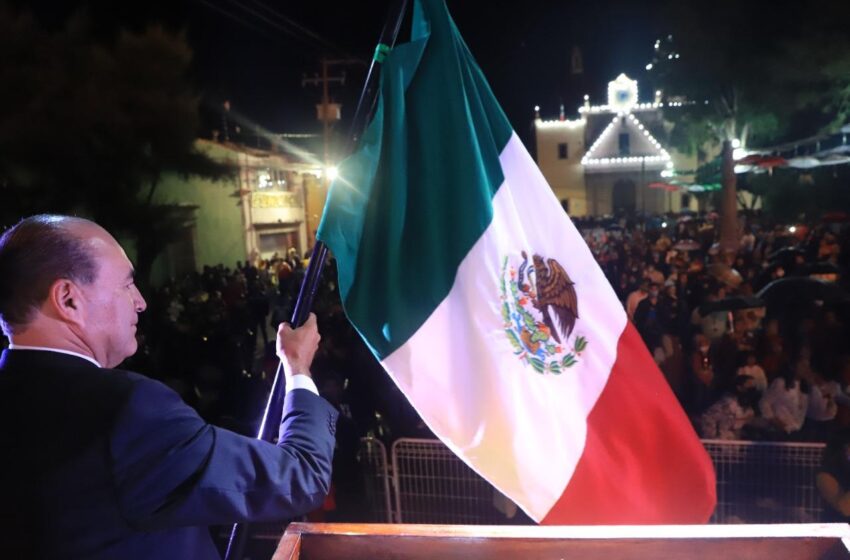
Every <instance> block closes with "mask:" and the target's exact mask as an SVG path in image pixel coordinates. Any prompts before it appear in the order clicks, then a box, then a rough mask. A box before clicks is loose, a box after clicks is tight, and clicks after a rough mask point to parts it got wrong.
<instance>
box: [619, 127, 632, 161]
mask: <svg viewBox="0 0 850 560" xmlns="http://www.w3.org/2000/svg"><path fill="white" fill-rule="evenodd" d="M629 153H630V152H629V133H628V132H623V133H621V134H620V155H621V156H627V155H629Z"/></svg>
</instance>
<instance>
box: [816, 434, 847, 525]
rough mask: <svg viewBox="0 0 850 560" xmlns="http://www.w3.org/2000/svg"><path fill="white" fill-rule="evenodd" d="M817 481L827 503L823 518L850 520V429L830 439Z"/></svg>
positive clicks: (840, 521) (841, 520)
mask: <svg viewBox="0 0 850 560" xmlns="http://www.w3.org/2000/svg"><path fill="white" fill-rule="evenodd" d="M815 483H816V484H817V488H818V491H819V492H820V495H821V499H822V500H823V501H824V505H825V507H824V508H823V509H824V519H822V520H823V521H828V522H833V523H848V522H850V431H848V430H842V431H840V432H839V433H837V434H836V435H834V436H833V437H832V439H830V441H829V442H828V444H827V446H826V449H825V450H824V453H823V458H822V460H821V466H820V469H819V470H818V472H817V474H816V475H815Z"/></svg>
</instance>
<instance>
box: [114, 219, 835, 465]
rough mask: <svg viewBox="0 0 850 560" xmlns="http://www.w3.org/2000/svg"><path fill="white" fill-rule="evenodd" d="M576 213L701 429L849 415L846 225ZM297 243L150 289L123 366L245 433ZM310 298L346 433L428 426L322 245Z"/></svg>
mask: <svg viewBox="0 0 850 560" xmlns="http://www.w3.org/2000/svg"><path fill="white" fill-rule="evenodd" d="M574 222H575V224H576V226H577V227H578V228H579V230H580V231H581V232H582V234H583V235H584V238H585V240H586V242H587V243H588V246H589V247H590V248H591V250H592V252H593V254H594V255H595V257H596V259H597V260H598V262H599V264H600V266H601V267H602V269H603V271H604V272H605V274H606V276H607V278H608V280H609V281H610V283H611V285H612V287H613V288H614V291H615V292H616V294H617V296H618V297H619V298H620V300H621V301H622V303H623V306H624V308H625V309H626V312H627V314H628V316H629V318H630V319H631V320H632V322H633V323H634V324H635V326H636V328H637V330H638V332H639V333H640V335H641V336H642V338H643V340H644V342H645V343H646V345H647V348H648V349H649V351H650V352H651V353H652V355H653V357H654V358H655V360H656V362H657V363H658V365H659V367H660V369H661V371H662V372H663V373H664V375H665V377H666V378H667V380H668V382H669V384H670V387H671V388H672V390H673V391H674V393H675V394H676V396H677V397H678V398H679V400H680V402H681V403H682V405H683V407H684V408H685V410H686V412H687V413H688V415H689V416H690V418H691V419H692V421H693V423H694V425H695V427H696V428H697V431H698V432H699V434H700V435H701V436H702V437H704V438H707V439H715V438H716V439H789V440H810V441H826V440H828V439H829V437H830V435H831V434H832V433H834V432H835V431H836V430H837V429H839V428H843V427H848V426H850V348H848V347H847V346H846V345H845V344H844V341H846V340H850V338H848V334H850V332H848V324H850V323H848V321H850V304H848V301H847V296H846V294H847V293H848V291H847V285H848V283H850V275H848V274H847V269H848V264H850V223H847V222H846V221H840V220H836V221H831V222H829V223H819V224H772V223H770V222H768V221H767V220H765V219H764V218H763V217H762V216H759V215H758V214H748V215H741V217H740V222H741V227H742V230H743V235H742V236H741V237H740V245H739V247H738V248H737V252H736V253H735V254H734V255H729V254H728V253H723V252H721V251H720V249H719V247H718V244H717V242H716V240H717V238H718V235H717V217H716V215H713V214H703V215H696V214H694V213H683V214H680V215H669V216H658V217H652V218H646V219H636V218H621V219H614V218H578V219H574ZM306 257H307V255H299V254H297V252H296V251H295V249H290V250H289V251H287V252H286V254H283V255H277V254H275V255H273V256H272V257H271V258H268V259H259V258H258V259H256V260H254V261H253V262H237V263H235V266H234V267H233V268H230V267H227V266H224V265H217V266H205V267H204V268H203V270H202V271H200V272H196V273H193V274H190V275H187V276H185V277H183V278H179V279H172V280H170V281H169V282H167V283H166V284H164V285H162V286H160V287H159V288H157V289H155V290H154V291H153V292H152V293H151V294H147V295H148V302H149V308H148V310H147V312H146V313H144V314H142V315H141V324H140V328H139V331H138V338H139V351H138V352H137V353H136V355H135V356H134V357H133V358H131V359H130V360H129V362H128V363H127V364H125V365H126V367H127V368H128V369H131V370H134V371H140V372H143V373H146V374H149V375H151V376H154V377H157V376H159V377H160V380H161V381H164V382H165V383H166V384H168V385H169V386H171V387H172V388H174V389H175V390H176V391H177V392H178V393H180V395H181V396H182V397H183V398H184V399H185V400H186V401H187V402H188V403H189V404H191V405H192V406H193V407H195V408H196V409H197V410H198V411H199V413H201V415H202V416H203V417H204V418H206V419H207V420H209V421H211V422H214V423H218V424H220V425H224V426H226V427H229V428H231V429H233V430H235V431H238V432H240V433H245V434H248V433H253V431H255V430H256V426H257V424H258V422H259V418H260V414H261V412H262V409H263V403H264V400H265V395H266V394H267V392H268V389H269V387H270V384H271V381H272V379H273V376H274V373H275V370H276V368H277V359H276V357H275V353H274V335H275V331H276V328H277V325H278V324H279V323H280V322H281V321H288V320H289V318H290V315H291V313H292V309H293V306H294V304H295V300H296V298H297V295H298V290H299V288H300V286H301V280H302V278H303V275H304V272H305V268H306V265H307V262H308V261H307V259H306ZM783 284H785V286H783ZM824 286H825V287H826V288H824ZM759 295H761V297H758V296H759ZM313 311H314V312H315V313H316V315H317V316H318V319H319V328H320V332H321V333H322V344H321V347H320V350H319V353H318V355H317V358H316V363H315V365H314V369H315V370H316V377H317V382H318V385H319V388H320V391H321V392H322V393H323V394H324V395H326V396H327V397H328V398H329V400H331V401H332V402H334V404H335V405H336V406H337V407H338V408H340V410H341V412H342V422H343V424H345V426H344V427H343V429H342V433H343V434H348V435H349V436H350V438H351V441H350V442H349V444H350V445H349V446H350V447H351V446H356V441H357V438H359V437H361V436H364V435H367V434H371V435H377V436H380V437H382V438H384V439H386V440H390V439H394V438H396V437H403V436H428V435H430V434H429V432H428V430H427V428H426V427H425V426H424V424H423V423H422V422H421V420H420V419H419V418H418V416H417V415H416V413H415V412H414V411H413V409H412V408H411V407H410V406H409V404H408V403H407V402H406V399H404V397H403V396H402V395H401V393H400V392H399V391H398V390H397V389H396V387H395V386H394V384H393V383H392V382H391V381H390V380H389V378H388V376H387V375H386V374H385V373H384V372H383V370H382V369H381V367H380V365H379V364H378V363H377V361H376V360H375V359H374V358H373V357H372V355H371V353H370V352H369V351H368V349H367V348H366V346H365V345H364V344H363V343H362V342H361V341H360V339H359V337H358V336H357V334H356V332H355V331H354V329H353V328H352V327H351V326H350V324H349V323H348V321H347V320H346V318H345V314H344V312H343V309H342V305H341V302H340V298H339V292H338V289H337V285H336V269H335V266H334V261H333V259H332V258H329V259H328V262H327V265H326V266H325V268H324V271H323V275H322V277H321V280H320V282H319V289H318V292H317V295H316V298H315V301H314V305H313ZM163 376H164V377H163ZM352 442H354V443H352ZM352 453H353V451H352Z"/></svg>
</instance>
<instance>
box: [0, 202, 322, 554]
mask: <svg viewBox="0 0 850 560" xmlns="http://www.w3.org/2000/svg"><path fill="white" fill-rule="evenodd" d="M133 274H134V271H133V266H132V264H131V263H130V261H129V260H128V258H127V256H126V255H125V253H124V251H123V249H122V248H121V246H120V245H119V244H118V242H117V241H116V240H115V239H114V238H113V237H112V236H111V235H110V234H109V233H108V232H107V231H105V230H104V229H103V228H101V227H100V226H98V225H97V224H95V223H93V222H90V221H88V220H83V219H80V218H72V217H67V216H53V215H39V216H33V217H30V218H26V219H24V220H22V221H21V222H19V223H18V224H17V225H15V226H13V227H12V228H10V229H8V230H7V231H6V232H5V233H4V234H3V236H2V237H1V238H0V325H2V329H3V331H4V333H5V335H6V337H7V338H8V339H9V342H10V345H9V348H8V349H6V350H4V351H3V354H2V357H0V419H2V423H0V426H2V427H0V448H2V449H4V450H5V454H4V459H3V463H4V465H3V466H4V468H3V469H2V470H0V487H1V488H2V495H0V520H2V524H0V527H2V529H0V532H2V535H3V541H4V543H3V547H4V552H3V555H4V556H5V557H9V558H122V559H134V558H158V559H171V558H174V559H177V558H193V559H212V558H218V557H219V554H218V552H217V550H216V547H215V545H214V543H213V541H212V539H211V537H210V532H209V529H208V526H209V525H212V524H229V523H233V522H260V521H275V520H284V519H287V518H291V517H293V516H298V515H302V514H304V513H306V512H307V511H309V510H311V509H313V508H315V507H316V506H317V505H318V504H320V503H321V502H322V500H323V499H324V497H325V495H326V493H327V492H328V488H329V484H330V476H331V461H332V456H333V446H334V430H335V423H336V418H337V411H336V410H335V409H334V407H332V406H331V405H330V404H328V403H327V402H326V401H325V400H324V399H322V398H321V397H319V395H318V391H317V389H316V386H315V384H314V383H313V381H312V379H311V374H310V365H311V362H312V359H313V356H314V354H315V352H316V349H317V347H318V343H319V334H318V329H317V327H316V318H315V316H311V317H310V319H309V320H308V321H307V323H306V324H305V325H304V326H302V327H300V328H298V329H294V330H293V329H291V328H290V327H289V326H288V325H281V327H280V329H279V331H278V342H277V350H278V355H279V357H280V359H281V360H282V363H283V367H284V373H285V376H286V386H287V394H286V397H285V399H284V403H283V410H282V418H283V419H282V423H281V426H280V432H279V441H278V443H277V445H275V444H272V443H267V442H263V441H259V440H256V439H253V438H249V437H244V436H241V435H238V434H235V433H233V432H229V431H227V430H224V429H221V428H216V427H214V426H211V425H209V424H207V423H206V422H205V421H203V420H202V419H201V418H200V417H199V416H198V415H197V413H196V412H195V411H194V410H192V409H191V408H189V407H188V406H186V405H185V404H184V403H183V402H182V401H181V399H180V397H179V396H178V395H177V394H176V393H174V392H173V391H172V390H170V389H169V388H167V387H166V386H165V385H163V384H161V383H159V382H157V381H154V380H152V379H149V378H147V377H144V376H142V375H138V374H136V373H132V372H129V371H125V370H121V369H115V368H116V367H117V366H119V364H121V363H122V362H123V361H124V360H125V359H127V358H128V357H130V356H131V355H133V354H134V353H135V352H136V350H137V339H136V330H137V325H138V322H139V315H140V314H141V313H142V312H143V311H145V309H146V307H147V304H146V302H145V299H144V298H143V297H142V295H141V294H140V293H139V290H138V289H137V287H136V285H135V283H134V279H133Z"/></svg>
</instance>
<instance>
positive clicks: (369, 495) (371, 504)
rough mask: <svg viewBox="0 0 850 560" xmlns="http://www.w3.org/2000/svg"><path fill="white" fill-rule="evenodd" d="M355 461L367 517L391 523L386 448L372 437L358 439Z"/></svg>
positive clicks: (374, 520)
mask: <svg viewBox="0 0 850 560" xmlns="http://www.w3.org/2000/svg"><path fill="white" fill-rule="evenodd" d="M357 462H358V463H359V464H360V471H361V473H362V477H363V485H364V487H363V489H364V498H365V499H364V502H365V503H364V507H365V511H364V512H363V513H364V514H365V516H366V517H367V519H364V521H371V522H375V523H384V522H386V523H392V522H393V510H392V499H391V496H390V486H391V483H390V478H391V477H390V472H389V469H390V465H389V463H388V462H387V448H386V447H385V446H384V444H383V443H382V442H381V441H380V440H378V439H375V438H373V437H365V438H361V439H360V447H359V449H358V450H357Z"/></svg>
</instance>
